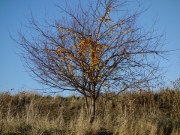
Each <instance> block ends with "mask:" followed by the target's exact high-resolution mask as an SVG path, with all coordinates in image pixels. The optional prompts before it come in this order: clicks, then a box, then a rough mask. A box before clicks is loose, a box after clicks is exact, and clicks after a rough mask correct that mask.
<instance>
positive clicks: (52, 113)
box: [0, 89, 180, 135]
mask: <svg viewBox="0 0 180 135" xmlns="http://www.w3.org/2000/svg"><path fill="white" fill-rule="evenodd" d="M108 95H111V94H110V93H109V94H108ZM89 119H90V117H89V116H88V115H87V113H86V110H85V105H84V98H83V97H75V96H70V97H66V98H63V97H61V96H56V97H51V96H41V95H38V94H35V93H28V92H24V93H22V92H21V93H18V94H16V95H10V94H9V93H8V92H6V93H1V94H0V133H1V134H7V135H10V134H11V135H12V134H14V135H16V134H17V135H20V134H27V135H31V134H33V135H39V134H41V135H43V134H44V135H92V134H94V135H96V134H98V135H179V134H180V91H179V90H169V89H166V90H161V91H159V92H157V93H152V92H151V91H148V92H146V91H131V92H124V93H122V94H121V95H119V96H118V97H115V98H113V99H112V100H107V99H104V98H102V97H100V98H99V100H98V101H97V108H96V118H95V121H94V122H93V123H92V124H90V123H89Z"/></svg>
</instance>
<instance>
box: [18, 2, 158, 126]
mask: <svg viewBox="0 0 180 135" xmlns="http://www.w3.org/2000/svg"><path fill="white" fill-rule="evenodd" d="M125 4H126V2H125V1H124V2H122V1H120V2H119V1H118V0H97V1H96V3H95V4H93V3H91V2H89V7H88V8H82V6H81V5H80V6H79V10H77V11H76V12H75V11H72V10H71V8H61V7H60V6H59V8H60V10H62V11H63V13H65V17H63V18H62V19H61V20H60V21H58V20H54V21H53V22H48V23H47V26H42V25H40V24H39V23H38V22H37V21H35V19H34V18H33V17H32V19H31V21H30V25H29V28H30V30H32V33H33V34H32V35H31V36H29V35H26V34H23V33H20V38H21V40H20V42H19V44H20V45H21V47H22V49H23V51H24V53H23V57H24V59H25V61H26V64H27V66H28V68H29V69H30V70H31V72H32V74H33V75H35V77H36V78H39V81H40V82H41V83H43V84H45V85H48V86H51V87H53V88H56V89H57V91H58V89H59V90H62V91H66V90H67V91H77V92H79V93H80V94H82V95H83V96H84V97H85V99H86V105H87V108H88V111H89V113H90V114H91V122H92V121H93V120H94V117H95V112H96V111H95V108H96V107H95V105H96V100H97V99H98V97H99V96H100V95H103V93H105V92H107V91H108V92H114V93H115V95H118V94H119V93H120V92H122V91H124V90H128V89H132V88H142V87H143V88H144V87H145V86H147V84H148V82H151V81H153V80H154V79H156V78H157V77H156V76H155V72H156V70H157V67H158V65H157V64H155V60H154V58H156V55H158V54H159V53H160V52H161V51H160V50H158V47H159V42H160V39H161V36H155V35H154V34H153V31H146V30H145V29H143V28H142V27H139V26H138V25H137V24H136V22H137V17H138V16H139V15H140V14H141V13H139V12H134V13H133V14H129V12H127V11H125V10H124V9H125V7H124V5H125ZM153 55H155V56H153Z"/></svg>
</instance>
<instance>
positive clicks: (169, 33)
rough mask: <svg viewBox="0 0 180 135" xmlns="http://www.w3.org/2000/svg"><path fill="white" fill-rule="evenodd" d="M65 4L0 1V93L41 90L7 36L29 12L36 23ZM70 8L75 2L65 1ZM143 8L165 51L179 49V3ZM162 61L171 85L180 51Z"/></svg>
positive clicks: (146, 1) (148, 0)
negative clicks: (58, 6)
mask: <svg viewBox="0 0 180 135" xmlns="http://www.w3.org/2000/svg"><path fill="white" fill-rule="evenodd" d="M64 1H65V0H0V92H2V91H7V90H10V89H12V88H13V89H14V91H20V90H24V89H26V90H27V89H35V88H44V87H45V86H42V85H41V84H38V83H37V82H35V81H34V80H33V79H32V78H31V77H29V75H28V73H26V72H25V71H26V69H25V68H24V66H23V63H22V62H21V59H20V57H19V56H18V55H17V53H19V50H18V49H17V48H16V43H15V42H14V41H12V40H11V38H10V36H9V32H10V33H11V34H12V35H13V36H14V37H17V34H18V31H19V30H20V29H21V28H22V24H26V21H27V18H29V17H30V13H31V12H32V13H33V15H35V17H36V18H38V19H43V18H44V17H45V16H47V15H49V16H50V17H51V18H54V17H56V16H58V17H59V11H58V9H57V8H56V7H55V6H54V3H59V4H60V5H62V4H65V3H64ZM68 1H69V2H70V3H71V4H73V2H75V1H78V0H68ZM140 1H143V8H149V10H148V11H147V12H146V13H145V14H144V15H143V16H142V17H141V20H140V21H141V23H142V24H144V26H145V27H146V26H149V25H151V24H153V22H154V21H155V20H156V28H157V29H158V32H159V33H164V34H165V39H166V40H165V42H164V43H165V45H164V48H163V49H165V50H174V49H180V0H140ZM167 59H168V60H162V63H161V65H160V66H161V67H165V69H164V70H165V71H167V73H166V74H165V80H166V82H167V84H168V83H169V81H174V80H176V79H177V78H180V51H175V52H172V53H170V54H169V55H168V56H167Z"/></svg>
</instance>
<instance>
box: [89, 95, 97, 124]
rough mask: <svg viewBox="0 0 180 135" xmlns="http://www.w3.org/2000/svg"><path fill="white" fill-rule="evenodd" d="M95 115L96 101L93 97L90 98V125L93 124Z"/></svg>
mask: <svg viewBox="0 0 180 135" xmlns="http://www.w3.org/2000/svg"><path fill="white" fill-rule="evenodd" d="M95 114H96V99H95V97H92V98H91V119H90V123H93V121H94V119H95Z"/></svg>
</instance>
